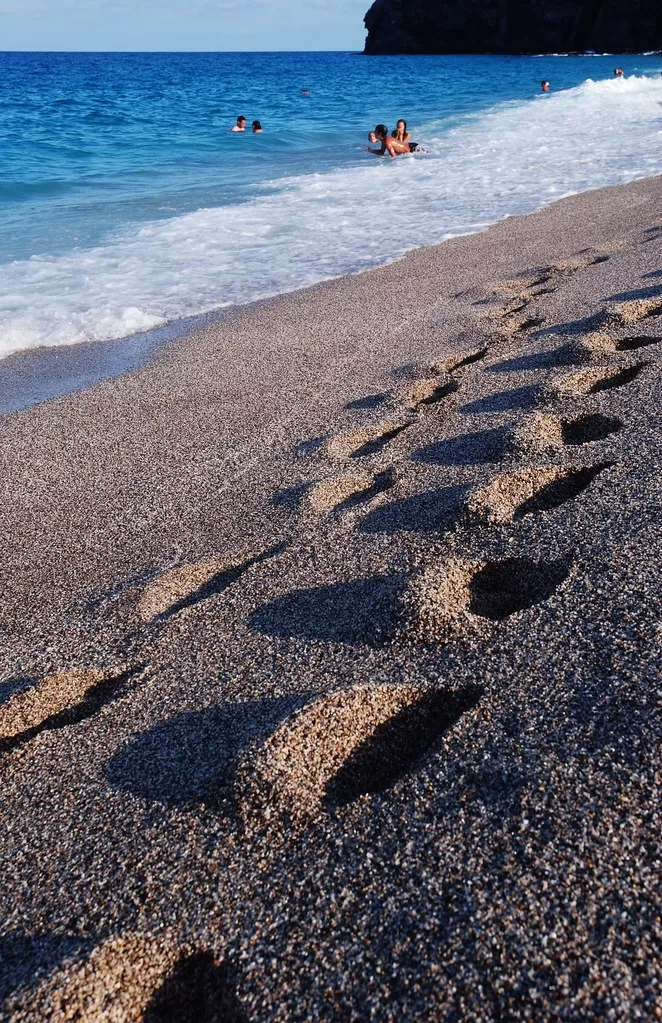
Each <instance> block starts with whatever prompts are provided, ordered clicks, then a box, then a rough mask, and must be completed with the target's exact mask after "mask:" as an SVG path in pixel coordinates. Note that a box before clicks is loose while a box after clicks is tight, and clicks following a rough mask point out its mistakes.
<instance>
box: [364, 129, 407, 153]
mask: <svg viewBox="0 0 662 1023" xmlns="http://www.w3.org/2000/svg"><path fill="white" fill-rule="evenodd" d="M368 141H369V142H371V143H373V144H374V143H375V142H376V143H378V144H379V146H380V148H379V149H371V148H370V146H366V150H365V151H366V153H372V154H373V156H385V155H386V153H388V155H389V156H390V157H391V159H393V157H395V156H401V155H402V153H408V152H409V151H410V150H409V145H408V144H405V143H404V142H398V140H397V139H396V138H394V137H393V136H392V135H389V133H388V128H387V127H386V125H385V124H378V125H377V127H376V128H375V130H374V131H371V132H370V134H369V135H368Z"/></svg>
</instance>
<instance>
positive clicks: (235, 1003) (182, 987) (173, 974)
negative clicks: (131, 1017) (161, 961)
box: [141, 951, 248, 1023]
mask: <svg viewBox="0 0 662 1023" xmlns="http://www.w3.org/2000/svg"><path fill="white" fill-rule="evenodd" d="M236 987H237V978H236V974H235V971H234V969H233V967H232V966H231V965H230V964H229V963H227V962H223V961H221V960H219V959H218V958H217V957H216V956H215V955H214V954H213V953H212V952H203V951H190V952H183V953H182V954H181V955H180V957H179V959H178V960H177V962H176V963H175V965H174V967H173V968H172V970H171V971H170V973H169V974H168V975H167V976H166V978H165V980H164V981H163V983H162V984H161V986H160V987H159V988H158V989H157V990H156V991H155V992H154V994H153V995H152V997H151V999H150V1001H149V1004H148V1005H147V1007H146V1008H145V1012H144V1015H143V1017H142V1020H141V1023H174V1021H177V1020H195V1021H196V1023H248V1016H247V1015H246V1013H245V1012H244V1009H243V1006H242V1004H241V1002H240V1001H239V999H238V998H237V994H236Z"/></svg>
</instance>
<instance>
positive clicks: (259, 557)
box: [138, 543, 286, 622]
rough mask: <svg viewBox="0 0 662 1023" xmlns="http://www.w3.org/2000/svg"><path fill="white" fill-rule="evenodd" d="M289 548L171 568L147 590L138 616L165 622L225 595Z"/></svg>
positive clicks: (148, 620)
mask: <svg viewBox="0 0 662 1023" xmlns="http://www.w3.org/2000/svg"><path fill="white" fill-rule="evenodd" d="M285 547H286V544H284V543H281V544H277V545H276V546H275V547H270V548H269V549H268V550H265V551H261V552H260V553H259V554H253V555H249V556H247V555H245V554H244V555H241V556H236V557H235V558H213V559H212V560H211V561H198V562H196V563H195V564H192V565H182V566H181V567H179V568H170V569H168V571H167V572H164V573H163V574H162V575H160V576H159V577H158V578H157V579H155V580H154V581H153V582H151V583H150V584H149V586H147V588H146V589H145V590H144V591H143V594H142V597H141V598H140V602H139V604H138V613H139V614H140V617H141V618H142V620H143V621H145V622H153V621H156V620H157V619H160V620H163V619H165V618H170V617H171V616H172V615H174V614H177V613H178V612H179V611H183V610H184V608H188V607H193V606H194V605H195V604H199V603H201V601H203V600H208V599H209V598H210V597H213V596H215V595H216V594H217V593H222V592H223V590H225V589H227V587H228V586H230V585H231V583H233V582H235V581H236V580H237V579H239V578H240V577H241V576H242V575H243V574H244V572H247V571H248V569H249V568H251V567H252V566H253V565H258V564H260V562H262V561H267V560H268V559H269V558H273V557H275V556H276V555H277V554H281V553H282V552H283V551H284V550H285Z"/></svg>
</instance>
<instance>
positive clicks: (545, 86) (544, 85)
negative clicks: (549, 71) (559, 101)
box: [540, 79, 549, 92]
mask: <svg viewBox="0 0 662 1023" xmlns="http://www.w3.org/2000/svg"><path fill="white" fill-rule="evenodd" d="M540 88H541V89H542V91H543V92H549V82H548V81H547V80H546V79H544V80H543V81H542V82H541V83H540Z"/></svg>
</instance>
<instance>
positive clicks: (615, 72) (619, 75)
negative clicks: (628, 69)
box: [614, 67, 623, 78]
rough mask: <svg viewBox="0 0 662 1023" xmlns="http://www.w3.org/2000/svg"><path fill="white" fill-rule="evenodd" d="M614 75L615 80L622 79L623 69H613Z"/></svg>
mask: <svg viewBox="0 0 662 1023" xmlns="http://www.w3.org/2000/svg"><path fill="white" fill-rule="evenodd" d="M614 74H615V75H616V77H617V78H622V77H623V68H622V67H615V68H614Z"/></svg>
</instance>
